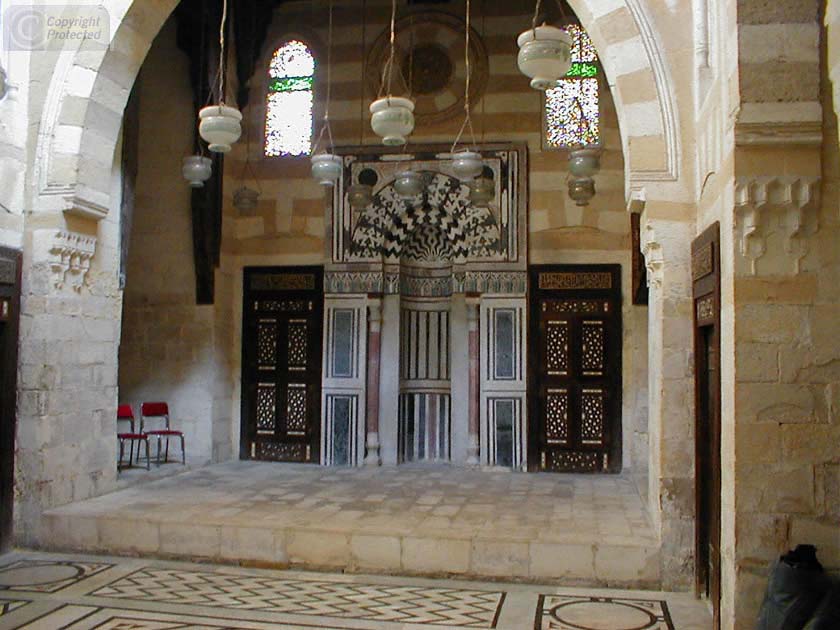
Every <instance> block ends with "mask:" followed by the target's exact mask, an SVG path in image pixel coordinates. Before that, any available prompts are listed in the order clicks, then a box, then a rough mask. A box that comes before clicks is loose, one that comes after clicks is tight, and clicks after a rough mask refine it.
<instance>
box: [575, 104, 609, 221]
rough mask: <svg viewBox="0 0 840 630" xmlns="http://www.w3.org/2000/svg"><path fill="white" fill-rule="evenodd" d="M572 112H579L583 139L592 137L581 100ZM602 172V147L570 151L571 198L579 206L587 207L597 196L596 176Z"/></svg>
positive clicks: (590, 146) (590, 145)
mask: <svg viewBox="0 0 840 630" xmlns="http://www.w3.org/2000/svg"><path fill="white" fill-rule="evenodd" d="M569 109H570V111H577V117H578V125H579V126H580V131H581V133H580V134H579V136H580V137H582V138H589V137H591V133H590V129H589V121H588V120H587V118H586V115H585V113H584V111H583V105H582V104H581V102H580V99H578V98H575V99H574V100H573V102H572V107H570V108H569ZM599 170H601V145H600V144H582V145H578V146H576V147H572V148H571V149H570V151H569V181H568V183H569V197H571V198H572V199H573V200H574V202H575V204H576V205H578V206H587V205H589V202H590V201H591V200H592V198H593V197H594V196H595V179H594V176H595V175H596V174H597V173H598V171H599Z"/></svg>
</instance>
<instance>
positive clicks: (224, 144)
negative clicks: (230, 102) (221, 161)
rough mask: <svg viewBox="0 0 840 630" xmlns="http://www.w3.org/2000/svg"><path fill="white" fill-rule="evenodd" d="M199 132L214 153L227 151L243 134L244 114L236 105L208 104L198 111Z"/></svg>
mask: <svg viewBox="0 0 840 630" xmlns="http://www.w3.org/2000/svg"><path fill="white" fill-rule="evenodd" d="M198 118H199V121H200V122H199V125H198V133H199V134H201V137H202V139H204V141H205V142H207V144H208V147H207V148H208V149H210V150H211V151H213V152H214V153H227V152H228V151H230V145H232V144H233V143H234V142H236V141H237V140H239V136H241V135H242V114H241V113H240V112H239V110H238V109H236V108H235V107H229V106H227V105H208V106H207V107H204V108H202V110H201V111H200V112H198Z"/></svg>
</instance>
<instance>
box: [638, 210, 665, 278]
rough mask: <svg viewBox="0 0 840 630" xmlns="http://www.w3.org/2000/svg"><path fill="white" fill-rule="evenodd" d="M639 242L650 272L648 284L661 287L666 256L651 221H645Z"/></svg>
mask: <svg viewBox="0 0 840 630" xmlns="http://www.w3.org/2000/svg"><path fill="white" fill-rule="evenodd" d="M639 240H640V242H641V249H642V254H643V255H644V258H645V267H646V268H647V272H648V284H649V285H650V286H652V287H657V288H658V287H661V286H662V274H663V268H664V266H665V256H664V254H663V252H662V244H661V243H660V242H659V240H658V238H657V235H656V230H655V229H654V227H653V224H652V223H651V222H650V221H648V220H646V221H644V223H643V225H642V229H641V234H640V235H639Z"/></svg>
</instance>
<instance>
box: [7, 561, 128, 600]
mask: <svg viewBox="0 0 840 630" xmlns="http://www.w3.org/2000/svg"><path fill="white" fill-rule="evenodd" d="M112 566H113V565H112V564H106V563H102V562H78V561H74V560H66V561H65V560H60V561H44V562H40V561H33V560H20V561H18V562H13V563H12V564H8V565H6V566H3V567H0V591H31V592H37V593H55V592H56V591H60V590H61V589H63V588H67V587H68V586H71V585H73V584H76V583H78V582H80V581H81V580H84V579H87V578H89V577H91V576H93V575H96V574H97V573H101V572H102V571H104V570H105V569H108V568H110V567H112Z"/></svg>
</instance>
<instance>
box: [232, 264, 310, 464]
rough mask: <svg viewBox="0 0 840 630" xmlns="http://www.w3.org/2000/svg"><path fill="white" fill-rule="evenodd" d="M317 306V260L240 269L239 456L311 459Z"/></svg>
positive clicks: (302, 460) (290, 459)
mask: <svg viewBox="0 0 840 630" xmlns="http://www.w3.org/2000/svg"><path fill="white" fill-rule="evenodd" d="M323 310H324V292H323V271H322V269H321V268H320V267H318V268H313V267H287V268H248V269H245V291H244V314H243V318H242V321H243V334H242V429H241V435H242V446H241V449H240V455H241V457H242V458H243V459H248V458H250V459H261V460H270V461H290V462H317V461H318V460H319V445H320V427H321V346H322V330H323Z"/></svg>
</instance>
